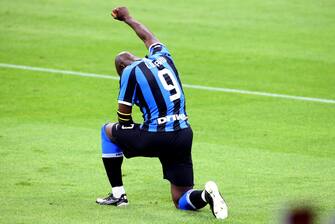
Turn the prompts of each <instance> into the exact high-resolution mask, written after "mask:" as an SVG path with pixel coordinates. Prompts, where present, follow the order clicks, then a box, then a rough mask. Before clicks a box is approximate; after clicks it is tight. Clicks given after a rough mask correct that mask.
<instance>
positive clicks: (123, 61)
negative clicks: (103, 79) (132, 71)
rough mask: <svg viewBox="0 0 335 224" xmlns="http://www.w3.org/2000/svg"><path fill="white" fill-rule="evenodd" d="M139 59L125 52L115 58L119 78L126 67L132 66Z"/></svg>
mask: <svg viewBox="0 0 335 224" xmlns="http://www.w3.org/2000/svg"><path fill="white" fill-rule="evenodd" d="M139 59H140V58H138V57H136V56H135V55H133V54H131V53H129V52H127V51H123V52H121V53H119V54H118V55H117V56H116V57H115V68H116V71H117V73H118V74H119V76H121V74H122V71H123V69H124V68H125V67H127V66H128V65H130V64H132V63H133V62H134V61H137V60H139Z"/></svg>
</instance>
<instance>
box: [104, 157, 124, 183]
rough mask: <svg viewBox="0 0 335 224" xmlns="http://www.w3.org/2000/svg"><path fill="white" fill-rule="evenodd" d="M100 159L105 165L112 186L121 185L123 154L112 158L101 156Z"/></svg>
mask: <svg viewBox="0 0 335 224" xmlns="http://www.w3.org/2000/svg"><path fill="white" fill-rule="evenodd" d="M102 161H103V163H104V166H105V170H106V173H107V176H108V180H109V183H110V184H111V185H112V187H119V186H122V185H123V183H122V171H121V165H122V161H123V156H122V157H113V158H102Z"/></svg>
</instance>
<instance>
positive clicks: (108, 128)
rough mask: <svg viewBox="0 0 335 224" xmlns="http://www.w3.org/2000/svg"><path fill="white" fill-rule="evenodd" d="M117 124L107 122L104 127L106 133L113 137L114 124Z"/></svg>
mask: <svg viewBox="0 0 335 224" xmlns="http://www.w3.org/2000/svg"><path fill="white" fill-rule="evenodd" d="M114 125H116V123H107V124H105V125H104V126H103V127H102V128H104V131H105V133H106V135H107V136H108V137H109V138H110V139H112V138H113V126H114Z"/></svg>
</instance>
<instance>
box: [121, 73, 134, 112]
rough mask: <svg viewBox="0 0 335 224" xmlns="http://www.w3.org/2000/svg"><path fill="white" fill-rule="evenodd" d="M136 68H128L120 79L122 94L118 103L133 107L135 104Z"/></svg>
mask: <svg viewBox="0 0 335 224" xmlns="http://www.w3.org/2000/svg"><path fill="white" fill-rule="evenodd" d="M135 71H136V67H131V68H126V69H125V70H124V71H123V73H122V75H121V77H120V92H119V97H118V103H121V104H124V105H127V106H132V105H133V104H134V103H135V102H134V99H135V96H134V95H135V92H136V91H135V90H136V76H135Z"/></svg>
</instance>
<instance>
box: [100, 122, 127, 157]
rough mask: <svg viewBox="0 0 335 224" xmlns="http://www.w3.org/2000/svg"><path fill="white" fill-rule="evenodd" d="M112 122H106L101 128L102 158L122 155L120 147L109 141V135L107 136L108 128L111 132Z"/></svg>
mask: <svg viewBox="0 0 335 224" xmlns="http://www.w3.org/2000/svg"><path fill="white" fill-rule="evenodd" d="M112 128H113V124H106V125H104V126H102V128H101V148H102V157H103V158H113V157H122V156H123V152H122V150H121V148H120V147H119V146H118V145H117V144H115V143H113V142H112V141H111V137H112V136H111V137H109V136H108V130H109V131H110V132H111V129H112Z"/></svg>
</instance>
